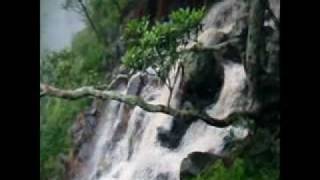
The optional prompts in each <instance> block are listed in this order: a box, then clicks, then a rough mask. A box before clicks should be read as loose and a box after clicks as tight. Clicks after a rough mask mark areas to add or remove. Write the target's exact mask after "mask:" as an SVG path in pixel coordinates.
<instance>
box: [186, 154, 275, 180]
mask: <svg viewBox="0 0 320 180" xmlns="http://www.w3.org/2000/svg"><path fill="white" fill-rule="evenodd" d="M278 179H279V169H278V168H277V167H274V166H272V165H270V164H269V163H265V162H260V163H259V164H254V166H253V163H252V162H250V160H247V159H241V158H238V159H236V160H235V162H234V164H233V165H232V166H231V167H230V168H227V167H225V166H224V164H223V163H222V161H221V160H219V161H217V162H216V163H215V164H214V165H212V166H211V167H209V168H208V169H206V170H205V171H204V172H203V173H201V174H200V175H199V176H197V177H195V178H192V179H190V180H278Z"/></svg>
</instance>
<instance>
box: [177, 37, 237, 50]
mask: <svg viewBox="0 0 320 180" xmlns="http://www.w3.org/2000/svg"><path fill="white" fill-rule="evenodd" d="M239 41H240V38H231V39H229V40H227V41H224V42H222V43H219V44H216V45H214V46H209V47H203V46H201V44H199V43H197V44H195V45H193V46H192V47H191V48H184V49H181V50H179V51H178V52H191V51H194V52H198V51H219V50H221V49H224V48H225V47H226V46H228V45H231V44H234V43H237V42H239Z"/></svg>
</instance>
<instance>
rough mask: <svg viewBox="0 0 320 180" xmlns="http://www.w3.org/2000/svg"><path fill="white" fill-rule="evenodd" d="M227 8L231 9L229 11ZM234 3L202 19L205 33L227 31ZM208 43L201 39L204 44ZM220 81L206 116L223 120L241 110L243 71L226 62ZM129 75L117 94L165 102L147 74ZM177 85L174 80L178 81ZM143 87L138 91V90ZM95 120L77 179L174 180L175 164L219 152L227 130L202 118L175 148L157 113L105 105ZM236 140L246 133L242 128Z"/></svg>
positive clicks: (165, 119)
mask: <svg viewBox="0 0 320 180" xmlns="http://www.w3.org/2000/svg"><path fill="white" fill-rule="evenodd" d="M230 9H231V10H230ZM241 10H242V9H241V7H240V6H238V4H237V1H236V0H225V1H223V2H221V3H220V4H218V5H215V6H214V7H213V8H211V10H210V11H209V13H208V15H207V17H206V18H204V21H203V22H204V24H205V29H209V28H215V29H220V30H222V31H229V30H228V29H230V26H232V24H233V23H234V21H235V19H236V17H237V15H239V13H240V11H241ZM206 40H207V39H206V38H204V41H206ZM222 65H223V68H224V83H223V86H222V88H221V90H220V93H219V97H218V100H217V101H216V102H212V105H211V106H209V107H208V108H207V112H208V113H209V114H211V116H213V117H219V118H221V117H225V116H227V115H228V114H230V113H231V112H233V111H237V110H241V109H243V108H244V105H243V104H242V103H243V101H244V95H243V94H242V92H243V89H244V88H245V78H246V76H245V72H244V68H243V66H242V65H241V64H238V63H235V62H233V61H227V60H225V61H224V62H222ZM143 79H144V81H143V84H142V85H141V83H142V81H141V79H140V74H136V75H134V76H133V77H132V78H131V79H130V81H129V83H128V84H121V85H120V86H119V87H118V88H117V91H119V92H121V93H123V94H136V95H137V94H138V95H139V96H140V97H142V98H143V99H144V100H145V101H147V102H148V103H153V104H166V102H167V99H168V96H169V91H168V90H167V88H166V87H164V86H161V85H160V84H159V83H158V82H157V80H156V79H155V78H153V77H152V76H150V75H149V76H146V77H144V78H143ZM177 84H179V79H178V83H177ZM140 85H141V86H142V90H141V92H138V87H139V86H140ZM178 89H179V86H178V85H177V86H176V87H175V90H174V93H173V99H172V103H171V106H172V107H175V108H177V104H178V103H177V102H179V101H180V98H179V91H178ZM106 103H107V105H106V107H105V108H104V112H103V114H102V116H101V119H100V121H99V122H100V124H99V128H98V130H97V133H96V135H95V138H94V139H95V140H94V141H95V145H94V146H93V147H92V153H91V158H90V160H89V161H88V162H87V163H86V166H85V168H83V171H82V173H83V174H80V175H79V177H78V178H76V179H81V180H179V179H180V178H179V172H180V164H181V162H182V160H183V159H184V158H186V157H187V155H188V154H190V153H192V152H210V153H215V154H220V153H222V152H221V151H222V150H223V147H224V140H223V139H224V137H225V136H227V135H228V134H229V131H230V129H231V128H235V127H228V128H215V127H213V126H209V125H207V124H206V123H204V122H203V121H201V120H198V121H196V122H194V123H192V124H191V126H190V127H189V128H188V129H187V131H186V133H185V134H184V136H183V137H182V139H181V141H180V143H179V145H178V147H176V148H173V149H172V148H171V149H170V148H166V147H163V146H161V144H160V142H159V140H158V138H157V135H158V129H159V128H162V129H169V128H170V127H171V125H172V120H173V119H172V117H171V116H168V115H165V114H162V113H148V112H145V111H143V110H142V109H141V108H139V107H135V108H131V109H130V108H128V107H127V106H126V105H125V104H123V103H119V102H116V101H108V102H106ZM238 132H240V134H239V135H238V136H239V138H243V137H244V136H245V134H246V131H245V129H242V130H241V131H238Z"/></svg>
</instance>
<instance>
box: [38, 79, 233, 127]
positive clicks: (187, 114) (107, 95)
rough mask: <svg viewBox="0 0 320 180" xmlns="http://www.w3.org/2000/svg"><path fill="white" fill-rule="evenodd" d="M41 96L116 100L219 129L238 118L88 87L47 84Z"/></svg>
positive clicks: (42, 86)
mask: <svg viewBox="0 0 320 180" xmlns="http://www.w3.org/2000/svg"><path fill="white" fill-rule="evenodd" d="M43 96H52V97H58V98H64V99H69V100H74V99H80V98H84V97H97V98H100V99H111V100H116V101H119V102H123V103H126V104H128V105H130V106H139V107H140V108H142V109H143V110H145V111H147V112H154V113H165V114H168V115H171V116H174V117H179V118H181V119H186V120H190V119H201V120H203V121H205V122H206V123H207V124H209V125H211V126H215V127H220V128H223V127H227V126H229V125H231V124H232V123H233V122H235V121H236V120H237V119H238V118H233V117H235V116H234V115H235V114H239V113H234V114H232V115H230V116H229V117H227V118H225V119H215V118H212V117H210V116H209V115H208V114H206V113H202V112H197V111H186V110H177V109H174V108H171V107H168V106H164V105H162V104H158V105H155V104H149V103H147V102H145V101H144V100H143V99H141V98H140V97H137V96H131V95H123V94H120V93H118V92H114V91H108V90H105V91H101V90H97V89H95V88H93V87H90V86H86V87H81V88H78V89H74V90H64V89H59V88H56V87H53V86H50V85H47V84H40V97H43Z"/></svg>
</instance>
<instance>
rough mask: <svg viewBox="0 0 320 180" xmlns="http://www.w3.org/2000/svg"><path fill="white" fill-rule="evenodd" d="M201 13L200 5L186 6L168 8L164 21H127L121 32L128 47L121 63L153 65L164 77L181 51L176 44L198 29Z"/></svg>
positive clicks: (135, 66)
mask: <svg viewBox="0 0 320 180" xmlns="http://www.w3.org/2000/svg"><path fill="white" fill-rule="evenodd" d="M203 16H204V8H202V9H190V8H186V9H179V10H177V11H174V12H172V13H171V14H170V15H169V21H167V22H159V21H157V22H155V23H154V25H151V23H150V22H149V21H148V18H147V17H143V18H141V19H135V20H132V21H130V22H129V23H128V24H127V26H126V29H125V30H124V35H123V37H124V39H125V40H126V45H127V48H128V50H127V52H126V54H125V55H124V57H123V59H122V60H123V63H124V64H125V65H126V66H127V67H129V68H131V69H134V70H140V71H141V70H142V71H143V70H145V69H146V68H148V67H153V68H154V69H155V70H156V71H157V74H158V76H159V77H160V78H161V79H165V78H166V76H167V75H168V72H169V70H170V68H171V67H172V65H173V64H175V62H176V61H177V60H178V59H179V57H180V55H181V53H178V52H177V47H178V46H179V45H181V44H185V43H186V41H187V40H188V39H190V37H191V34H192V33H198V32H199V30H200V28H201V24H200V22H201V19H202V18H203Z"/></svg>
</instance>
